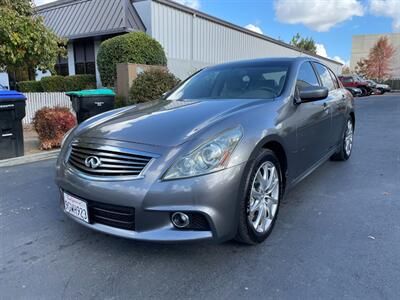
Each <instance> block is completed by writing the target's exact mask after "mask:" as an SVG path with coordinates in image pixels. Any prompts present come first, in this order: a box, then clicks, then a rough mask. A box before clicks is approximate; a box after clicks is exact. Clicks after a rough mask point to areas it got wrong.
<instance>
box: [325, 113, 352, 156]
mask: <svg viewBox="0 0 400 300" xmlns="http://www.w3.org/2000/svg"><path fill="white" fill-rule="evenodd" d="M353 136H354V124H353V120H352V119H351V118H350V117H349V119H348V120H347V123H346V128H345V130H344V134H343V138H342V143H341V146H340V150H339V151H338V152H336V153H335V154H334V155H333V156H332V157H331V158H332V160H339V161H345V160H348V159H349V158H350V155H351V152H352V150H353Z"/></svg>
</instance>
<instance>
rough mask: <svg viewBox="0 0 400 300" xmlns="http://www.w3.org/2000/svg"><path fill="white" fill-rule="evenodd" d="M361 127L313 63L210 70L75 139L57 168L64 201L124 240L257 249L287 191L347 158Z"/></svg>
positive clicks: (329, 77) (83, 129) (263, 62)
mask: <svg viewBox="0 0 400 300" xmlns="http://www.w3.org/2000/svg"><path fill="white" fill-rule="evenodd" d="M354 125H355V114H354V107H353V98H352V96H351V94H350V93H349V92H348V91H347V90H345V89H344V88H343V86H342V85H341V83H340V82H339V81H338V79H337V78H336V76H335V74H334V73H333V72H332V71H331V70H330V69H329V68H328V67H327V66H325V65H323V64H322V63H321V62H319V61H317V60H314V59H311V58H274V59H258V60H251V61H240V62H233V63H227V64H222V65H217V66H213V67H209V68H205V69H203V70H201V71H199V72H197V73H196V74H194V75H193V76H191V77H190V78H188V79H187V80H185V81H184V82H182V83H181V84H180V85H179V86H178V87H176V88H175V89H174V90H172V91H171V92H169V93H167V94H166V95H165V97H163V99H160V100H157V101H153V102H150V103H146V104H141V105H136V106H131V107H126V108H121V109H118V110H114V111H110V112H106V113H103V114H101V115H98V116H95V117H93V118H91V119H89V120H87V121H85V122H84V123H82V124H81V125H79V126H78V127H76V128H75V129H74V130H73V131H72V132H70V133H69V135H67V136H66V137H65V139H64V142H63V146H62V150H61V153H60V155H59V158H58V161H57V176H56V182H57V184H58V185H59V188H60V194H61V206H62V209H63V210H64V211H65V212H66V213H67V215H68V216H70V217H71V218H73V219H74V220H75V221H77V222H79V223H81V224H82V225H85V226H87V227H89V228H92V229H95V230H98V231H101V232H104V233H109V234H112V235H116V236H121V237H126V238H132V239H137V240H145V241H157V242H182V241H198V240H213V241H217V242H222V241H226V240H229V239H233V238H236V239H237V240H239V241H241V242H244V243H248V244H256V243H260V242H262V241H263V240H265V239H266V238H267V236H268V235H269V234H270V232H271V230H272V228H273V227H274V224H275V222H276V218H277V215H278V211H279V205H280V203H281V201H282V198H283V196H284V194H285V193H286V192H287V191H289V190H290V189H291V188H293V187H294V186H295V185H296V183H298V182H299V181H300V180H302V179H303V178H304V177H306V176H307V175H308V174H310V173H311V172H312V171H313V170H314V169H315V168H317V167H318V166H319V165H321V164H322V163H323V162H324V161H326V160H327V159H329V158H333V159H335V160H342V161H344V160H347V159H348V158H349V157H350V155H351V151H352V146H353V132H354Z"/></svg>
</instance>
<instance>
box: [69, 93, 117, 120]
mask: <svg viewBox="0 0 400 300" xmlns="http://www.w3.org/2000/svg"><path fill="white" fill-rule="evenodd" d="M66 94H67V95H68V96H69V97H70V99H71V102H72V107H73V109H74V111H75V112H76V118H77V120H78V123H81V122H83V121H85V120H86V119H88V118H90V117H93V116H95V115H98V114H100V113H102V112H106V111H108V110H111V109H114V102H115V93H114V92H113V91H112V90H110V89H98V90H83V91H76V92H67V93H66Z"/></svg>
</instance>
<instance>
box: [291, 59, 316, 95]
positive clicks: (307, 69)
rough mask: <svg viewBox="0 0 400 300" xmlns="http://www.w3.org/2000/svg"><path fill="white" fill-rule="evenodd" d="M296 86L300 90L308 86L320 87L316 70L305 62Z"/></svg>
mask: <svg viewBox="0 0 400 300" xmlns="http://www.w3.org/2000/svg"><path fill="white" fill-rule="evenodd" d="M296 85H297V87H298V88H299V89H300V90H301V89H302V88H305V87H308V86H312V85H313V86H318V85H319V82H318V79H317V76H316V75H315V72H314V69H313V67H312V66H311V64H310V63H309V62H305V63H303V64H302V65H301V67H300V70H299V75H298V76H297V82H296Z"/></svg>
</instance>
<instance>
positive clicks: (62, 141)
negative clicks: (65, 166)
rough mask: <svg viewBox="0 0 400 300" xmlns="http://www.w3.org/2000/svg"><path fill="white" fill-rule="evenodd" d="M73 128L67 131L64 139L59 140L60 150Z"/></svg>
mask: <svg viewBox="0 0 400 300" xmlns="http://www.w3.org/2000/svg"><path fill="white" fill-rule="evenodd" d="M74 128H75V127H72V128H71V129H70V130H68V131H67V132H66V133H65V134H64V137H63V138H62V140H61V148H62V146H63V145H64V143H65V141H66V140H67V138H68V136H69V135H70V134H71V132H72V130H74Z"/></svg>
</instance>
